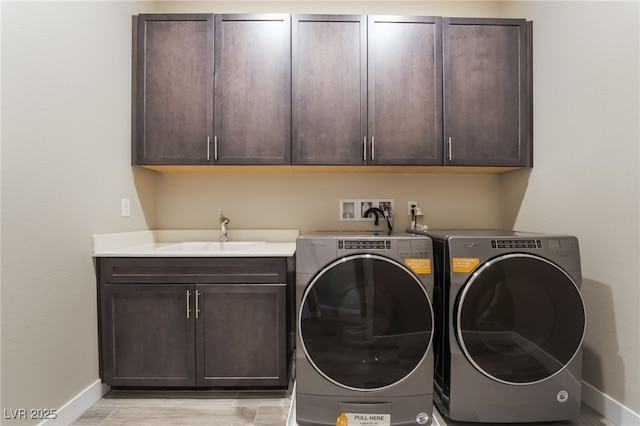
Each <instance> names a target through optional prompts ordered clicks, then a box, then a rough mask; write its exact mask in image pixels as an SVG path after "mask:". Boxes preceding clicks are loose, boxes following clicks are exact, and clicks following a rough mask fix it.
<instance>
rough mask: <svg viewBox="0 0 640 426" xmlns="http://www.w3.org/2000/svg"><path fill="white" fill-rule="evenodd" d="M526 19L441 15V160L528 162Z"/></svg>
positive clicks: (487, 163) (450, 162)
mask: <svg viewBox="0 0 640 426" xmlns="http://www.w3.org/2000/svg"><path fill="white" fill-rule="evenodd" d="M528 28H529V25H528V23H527V22H526V21H524V20H520V19H462V18H444V19H443V51H444V106H445V107H444V111H445V112H444V133H445V139H446V143H447V155H446V158H445V164H448V165H465V166H530V165H531V117H530V108H531V91H530V76H531V75H530V60H529V30H528Z"/></svg>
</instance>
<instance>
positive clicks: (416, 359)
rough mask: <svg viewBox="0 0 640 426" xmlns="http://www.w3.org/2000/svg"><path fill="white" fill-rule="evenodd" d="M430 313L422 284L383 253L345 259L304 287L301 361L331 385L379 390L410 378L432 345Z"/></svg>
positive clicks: (300, 321)
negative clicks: (304, 359) (331, 383)
mask: <svg viewBox="0 0 640 426" xmlns="http://www.w3.org/2000/svg"><path fill="white" fill-rule="evenodd" d="M432 331H433V312H432V307H431V302H430V299H429V296H428V294H427V292H426V290H425V288H424V287H423V285H422V283H421V282H420V280H419V279H418V278H417V276H416V275H414V274H413V273H412V272H411V271H410V270H409V269H408V268H406V267H405V266H404V265H402V264H400V263H398V262H396V261H394V260H391V259H388V258H386V257H383V256H378V255H373V254H360V255H353V256H348V257H344V258H341V259H338V260H336V261H334V262H333V263H331V264H329V265H328V266H326V267H325V268H324V269H322V270H321V271H320V272H319V273H318V274H317V275H316V276H315V277H314V278H313V280H312V281H311V282H310V283H309V285H308V286H307V288H306V290H305V292H304V294H303V297H302V304H301V309H300V313H299V317H298V332H299V333H300V341H301V342H302V347H303V350H304V352H305V355H306V357H307V359H308V360H309V361H310V362H311V364H312V365H313V366H314V368H315V369H316V370H317V371H318V372H319V373H320V374H322V375H323V376H324V377H325V378H326V379H328V380H329V381H331V382H333V383H335V384H337V385H339V386H342V387H345V388H349V389H356V390H377V389H381V388H385V387H388V386H391V385H393V384H395V383H398V382H400V381H401V380H403V379H404V378H405V377H407V376H409V375H410V374H411V373H412V372H413V371H414V370H415V369H416V368H417V367H418V366H419V365H420V363H421V362H422V360H423V359H424V358H425V356H426V354H427V351H428V349H429V346H430V344H431V335H432Z"/></svg>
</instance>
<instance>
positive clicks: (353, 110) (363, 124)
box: [292, 15, 442, 165]
mask: <svg viewBox="0 0 640 426" xmlns="http://www.w3.org/2000/svg"><path fill="white" fill-rule="evenodd" d="M292 38H293V48H292V50H293V80H292V81H293V102H292V105H293V113H292V115H293V144H292V151H293V163H294V164H324V165H327V164H328V165H348V164H353V165H366V164H379V165H441V164H442V50H441V19H440V18H430V17H400V16H369V17H366V16H359V15H357V16H345V15H297V16H294V17H293V30H292Z"/></svg>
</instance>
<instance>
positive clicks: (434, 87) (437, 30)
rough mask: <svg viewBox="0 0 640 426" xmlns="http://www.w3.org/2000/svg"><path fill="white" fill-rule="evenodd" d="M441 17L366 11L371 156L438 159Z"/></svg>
mask: <svg viewBox="0 0 640 426" xmlns="http://www.w3.org/2000/svg"><path fill="white" fill-rule="evenodd" d="M441 46H442V19H441V18H436V17H410V16H370V17H369V45H368V50H369V96H368V105H369V110H368V114H369V132H368V133H369V139H370V140H369V143H370V149H369V153H370V154H369V162H370V163H371V164H398V165H403V164H406V165H409V164H411V165H442V149H443V146H442V140H443V138H442V48H441Z"/></svg>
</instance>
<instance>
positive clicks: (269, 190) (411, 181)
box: [0, 1, 640, 424]
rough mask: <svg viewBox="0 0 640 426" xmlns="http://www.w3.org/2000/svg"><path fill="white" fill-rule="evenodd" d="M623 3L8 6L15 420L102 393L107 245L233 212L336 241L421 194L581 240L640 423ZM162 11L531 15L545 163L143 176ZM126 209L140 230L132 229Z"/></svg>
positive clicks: (598, 323)
mask: <svg viewBox="0 0 640 426" xmlns="http://www.w3.org/2000/svg"><path fill="white" fill-rule="evenodd" d="M604 4H605V3H593V4H592V3H589V4H588V5H587V4H585V3H579V2H568V3H562V4H560V5H556V3H551V2H491V3H487V2H420V1H410V2H383V1H367V2H364V1H363V2H360V1H356V2H325V1H302V2H300V1H297V2H294V1H291V2H287V1H284V2H269V1H256V2H189V3H186V2H139V3H138V2H49V1H47V2H7V1H3V2H2V3H1V10H0V12H1V14H2V27H1V35H2V52H1V54H2V73H1V78H2V105H1V106H2V155H1V161H2V169H1V173H2V176H1V178H2V179H1V185H2V204H1V207H2V227H1V232H2V234H1V237H2V241H1V244H2V247H1V253H2V270H1V274H2V288H1V291H2V298H1V303H2V306H1V321H2V323H1V326H2V335H1V339H2V346H1V368H2V369H1V371H0V374H1V387H2V393H1V401H0V408H2V409H16V408H59V407H61V406H62V405H63V404H65V403H66V402H67V401H69V400H70V399H71V398H73V397H74V396H75V395H77V394H78V393H80V392H82V390H83V389H85V388H86V387H87V386H89V385H91V384H92V383H94V382H95V381H96V380H97V379H98V360H97V356H98V355H97V354H98V351H97V331H96V330H97V325H96V316H97V313H96V300H95V297H96V292H95V277H94V271H93V265H92V262H91V259H90V257H89V237H90V235H91V234H93V233H108V232H120V231H128V230H139V229H147V228H151V229H154V228H156V227H158V228H211V227H215V226H217V222H216V218H215V214H216V212H217V209H218V208H223V209H224V211H225V213H226V214H227V215H228V216H229V217H231V219H232V222H231V226H232V227H238V228H246V227H277V228H287V227H295V228H300V229H301V230H303V231H308V230H312V229H319V228H323V229H327V228H334V229H335V228H339V227H344V226H345V224H344V223H340V222H338V221H337V220H336V219H337V216H338V211H337V208H338V199H340V198H356V197H378V196H381V197H393V198H395V200H396V202H397V203H398V206H397V207H398V210H399V211H402V210H403V207H404V205H405V204H406V201H407V200H409V199H417V200H418V201H419V202H420V204H422V205H423V206H424V207H425V213H426V217H425V223H428V224H429V225H431V226H432V227H436V226H438V227H440V226H464V225H467V224H468V225H469V226H478V227H482V226H500V225H501V224H508V225H511V224H514V225H515V226H516V227H518V228H521V229H527V230H534V231H535V230H541V231H548V232H555V231H558V232H567V233H574V234H576V235H578V237H579V238H580V241H581V249H582V253H583V272H584V276H585V283H584V287H583V288H584V290H585V299H586V301H587V310H588V313H589V326H588V327H589V328H588V336H587V339H586V341H585V348H586V357H585V379H586V380H587V381H588V382H589V383H591V384H592V385H594V386H595V387H596V388H597V389H599V390H601V391H603V392H604V393H606V394H608V395H610V396H611V397H613V398H615V399H616V400H618V401H620V402H621V403H622V404H624V405H626V406H627V407H630V408H632V409H633V410H635V411H636V412H640V406H639V405H638V404H640V397H639V386H640V384H639V383H638V381H637V380H632V379H628V377H638V376H639V374H638V360H639V359H640V348H638V329H639V325H640V324H639V321H638V314H637V310H638V309H637V306H638V303H637V302H638V300H639V298H638V282H639V279H638V278H639V276H638V263H639V258H638V248H637V242H638V203H639V188H638V165H639V158H638V140H639V135H638V121H637V118H638V114H639V111H638V78H637V77H638V75H639V72H638V52H637V49H638V32H637V31H638V30H637V27H638V7H637V3H631V2H629V3H624V4H617V5H614V6H611V7H610V6H608V5H609V4H610V3H606V4H607V6H604ZM145 11H158V12H171V11H179V12H192V11H198V12H307V13H389V14H394V13H397V14H419V15H443V16H494V17H496V16H500V15H504V16H514V17H526V18H528V19H532V20H533V21H534V55H535V58H534V66H535V69H534V72H535V75H534V77H535V81H534V83H535V87H534V99H535V105H534V114H535V118H534V123H535V154H534V156H535V167H534V169H533V170H531V171H521V172H514V173H509V174H506V175H499V176H496V175H421V174H349V173H338V174H317V173H312V174H286V173H280V174H278V173H273V174H271V173H270V174H265V175H251V174H249V175H242V174H238V175H219V174H212V175H198V174H195V175H193V174H187V175H177V174H176V175H170V174H165V175H160V174H156V173H154V172H149V171H146V170H139V169H133V170H132V168H131V167H130V166H129V161H130V159H129V152H130V125H131V122H130V91H131V84H130V78H131V74H130V64H131V57H130V55H131V15H133V14H137V13H142V12H145ZM634 52H635V53H634ZM617 64H620V66H616V65H617ZM614 148H617V149H619V150H622V152H623V153H622V154H620V153H619V152H620V151H618V153H617V154H614V152H615V150H614ZM416 194H417V195H416ZM125 197H126V198H131V200H132V204H133V205H132V216H131V217H130V218H121V217H120V215H119V214H120V211H119V203H120V199H121V198H125ZM407 223H408V219H407V217H402V216H400V217H399V218H398V220H397V223H396V225H397V226H398V227H404V226H406V224H407ZM612 241H615V243H614V242H612ZM5 422H6V423H11V422H8V421H5ZM5 422H3V424H4V423H5ZM29 423H35V422H34V421H31V422H20V424H29Z"/></svg>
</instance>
